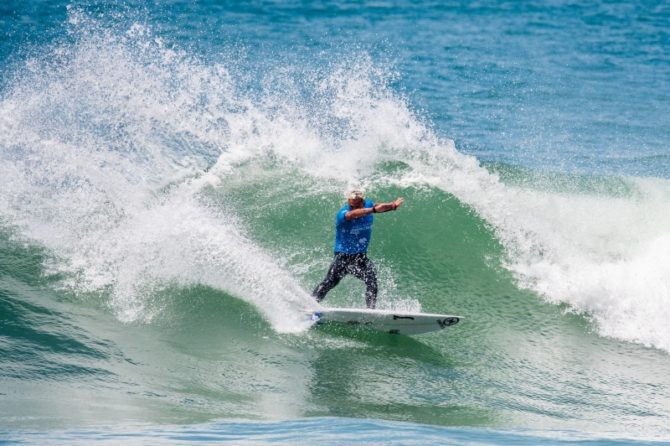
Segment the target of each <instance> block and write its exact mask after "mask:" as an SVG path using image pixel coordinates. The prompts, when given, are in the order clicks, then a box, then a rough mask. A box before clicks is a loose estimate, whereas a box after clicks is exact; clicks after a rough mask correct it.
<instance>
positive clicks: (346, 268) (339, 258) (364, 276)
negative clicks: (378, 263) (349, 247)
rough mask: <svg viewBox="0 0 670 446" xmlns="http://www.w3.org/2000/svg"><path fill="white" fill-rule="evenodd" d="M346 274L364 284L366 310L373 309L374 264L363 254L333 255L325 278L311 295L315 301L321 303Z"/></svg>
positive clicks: (374, 287)
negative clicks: (333, 258) (351, 275)
mask: <svg viewBox="0 0 670 446" xmlns="http://www.w3.org/2000/svg"><path fill="white" fill-rule="evenodd" d="M347 274H353V275H354V277H356V278H358V279H361V280H362V281H363V282H365V287H366V290H365V303H366V305H367V306H368V308H374V307H375V305H376V304H377V274H376V273H375V265H374V263H372V261H371V260H370V259H368V256H367V255H366V254H365V253H364V252H362V253H359V254H345V253H343V252H336V253H335V260H333V263H332V264H331V265H330V269H328V274H326V278H325V279H323V282H321V283H320V284H319V285H318V286H317V287H316V288H315V289H314V292H313V293H312V295H313V296H314V297H316V301H317V302H321V301H322V300H323V298H324V297H326V293H328V291H330V290H332V289H333V288H334V287H335V285H337V284H338V283H340V280H342V278H343V277H344V276H346V275H347Z"/></svg>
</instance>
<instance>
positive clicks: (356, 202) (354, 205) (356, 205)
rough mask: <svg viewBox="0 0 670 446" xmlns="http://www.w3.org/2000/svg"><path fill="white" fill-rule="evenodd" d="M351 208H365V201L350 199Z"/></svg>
mask: <svg viewBox="0 0 670 446" xmlns="http://www.w3.org/2000/svg"><path fill="white" fill-rule="evenodd" d="M349 206H351V207H352V208H360V207H362V206H363V199H362V198H350V199H349Z"/></svg>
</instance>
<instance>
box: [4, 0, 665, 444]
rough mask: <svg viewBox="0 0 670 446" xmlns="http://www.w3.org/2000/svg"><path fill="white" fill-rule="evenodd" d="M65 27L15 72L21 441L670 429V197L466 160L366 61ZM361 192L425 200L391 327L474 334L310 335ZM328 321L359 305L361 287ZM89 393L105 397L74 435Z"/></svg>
mask: <svg viewBox="0 0 670 446" xmlns="http://www.w3.org/2000/svg"><path fill="white" fill-rule="evenodd" d="M63 27H64V29H65V30H66V33H65V34H66V37H63V38H57V39H54V40H53V41H51V42H49V43H47V44H40V45H36V46H35V47H34V48H32V49H31V50H30V51H29V52H28V53H29V54H27V56H26V57H23V58H20V60H16V61H15V62H13V63H12V64H11V65H9V64H8V65H7V68H6V71H5V73H6V74H4V75H3V76H4V77H3V87H2V94H1V95H0V177H2V178H3V188H2V193H1V194H0V223H1V225H2V226H1V228H2V229H1V237H0V266H1V267H2V276H1V277H2V278H1V280H2V282H1V284H2V287H1V288H0V298H1V299H0V303H1V305H2V308H3V311H2V314H3V318H4V321H5V324H4V325H3V328H2V331H0V335H1V336H2V340H3V341H2V344H1V348H2V352H3V360H2V363H3V370H5V372H3V373H2V377H3V379H4V380H5V381H6V382H7V383H9V388H11V389H14V391H13V392H11V394H5V393H4V392H3V395H2V397H3V398H4V399H6V400H7V401H6V402H7V404H5V405H4V407H5V409H2V410H0V416H2V420H4V421H3V424H5V423H6V424H7V425H11V426H19V427H25V426H33V425H36V426H38V427H40V428H45V427H49V426H52V425H54V426H61V425H69V424H74V425H77V424H78V423H84V424H88V423H91V424H98V425H99V424H101V423H102V424H105V423H110V422H114V421H118V420H122V421H124V422H126V421H127V422H133V421H138V420H139V421H143V422H147V421H148V422H155V423H162V422H168V423H198V422H204V421H208V420H211V419H214V418H220V417H222V416H223V417H226V418H245V419H249V418H252V419H264V420H269V419H286V418H296V417H319V416H347V417H352V416H353V417H356V418H383V419H388V420H396V421H412V422H417V423H434V424H442V425H459V426H463V425H465V426H494V427H501V426H502V427H515V428H516V427H521V428H534V429H537V428H542V429H576V430H584V431H591V432H592V431H597V432H605V431H617V432H619V433H621V434H626V435H632V434H631V432H632V433H633V434H636V433H637V434H639V435H643V434H645V433H648V432H655V433H657V434H658V435H660V436H663V435H666V434H667V425H668V423H667V421H668V420H667V413H666V412H667V411H666V408H667V403H668V393H667V389H668V388H670V381H668V376H670V374H669V373H667V372H669V371H670V361H668V353H669V352H670V329H669V328H668V324H667V320H668V319H669V318H670V310H669V309H668V308H669V306H668V303H669V301H668V299H669V296H670V232H669V231H668V228H669V227H670V216H668V213H667V212H666V209H667V206H668V203H670V182H668V180H667V179H664V178H662V177H649V176H648V177H640V176H624V175H612V174H611V173H610V172H608V171H605V172H601V173H594V172H584V171H579V170H580V169H577V170H578V172H575V171H567V172H566V171H558V172H557V171H553V172H548V171H547V170H545V169H542V168H541V167H542V166H541V165H530V166H528V165H518V164H514V163H510V162H509V160H511V159H515V158H516V155H515V154H511V155H510V153H508V154H507V155H509V156H507V155H505V156H500V157H498V156H494V157H491V158H489V159H486V158H485V157H482V156H481V153H480V152H478V151H476V150H475V151H468V150H467V149H466V150H459V149H458V148H457V144H455V143H454V141H453V140H451V139H448V138H447V137H445V136H443V135H442V132H441V131H440V130H439V129H437V128H436V127H435V124H434V122H433V121H431V119H430V117H429V116H428V115H429V114H426V113H424V114H422V113H418V112H417V111H416V108H415V107H414V106H413V105H412V104H411V101H410V100H409V99H408V98H407V95H406V94H402V93H399V88H398V86H397V82H398V79H397V74H396V73H395V72H394V71H393V70H390V69H388V68H387V66H386V64H385V63H383V62H379V61H378V60H377V57H376V56H375V53H372V52H370V51H367V50H363V49H357V50H355V51H350V52H349V53H348V54H346V55H344V56H342V54H339V53H338V56H337V57H335V58H333V59H328V60H325V61H324V60H323V59H319V58H318V57H317V56H313V57H314V59H313V60H310V59H309V57H307V56H304V58H305V59H307V60H302V59H301V60H300V61H296V60H295V59H294V58H290V57H289V58H277V57H275V58H274V59H271V62H268V61H267V60H266V59H262V60H261V59H253V60H251V61H250V60H248V59H244V57H241V56H240V53H241V51H240V49H239V48H236V47H234V45H232V44H231V45H230V46H227V47H225V48H226V50H225V51H223V52H222V53H221V54H217V55H216V56H213V55H211V54H206V55H199V54H198V53H197V52H196V51H193V50H190V49H185V48H188V46H181V47H180V46H179V45H176V44H174V43H173V42H171V41H169V40H166V38H165V36H164V35H163V34H161V33H160V32H158V31H157V28H156V27H153V26H151V25H149V24H146V23H145V22H133V23H130V24H128V23H127V22H126V21H123V20H121V21H116V22H114V23H113V24H111V25H110V23H108V21H106V20H104V19H100V18H99V17H97V16H96V15H95V14H92V13H91V12H90V11H88V10H87V9H86V8H78V7H74V6H71V7H69V8H68V12H67V21H66V24H65V25H63ZM259 51H261V52H263V51H262V50H259ZM270 53H271V52H270ZM267 55H268V54H265V53H264V56H267ZM301 57H303V56H301ZM468 152H469V153H468ZM476 155H477V156H476ZM501 160H502V161H501ZM540 164H541V163H540ZM606 170H608V169H606ZM353 186H360V187H363V188H365V190H366V191H367V192H368V196H370V197H371V198H373V199H375V200H377V201H390V200H391V199H394V198H395V197H397V196H404V197H405V198H406V204H405V206H403V208H401V209H400V211H399V212H397V213H392V214H386V215H379V216H376V217H375V219H376V220H375V221H376V223H375V229H374V235H373V241H372V245H371V251H370V256H371V257H372V258H373V259H374V260H375V262H376V264H377V268H378V272H379V278H380V285H381V292H380V298H379V302H380V304H379V306H380V308H394V309H408V310H414V311H421V310H423V311H430V312H448V313H457V314H462V315H464V316H465V319H464V323H463V324H459V326H458V327H457V328H456V329H455V330H451V331H450V332H449V333H444V332H443V333H440V334H436V335H431V336H426V337H425V338H420V339H419V340H415V339H410V338H402V339H397V338H389V337H388V336H386V335H383V336H382V335H375V334H370V333H365V332H360V331H356V330H338V329H324V330H314V329H310V322H309V321H308V320H306V318H305V310H306V309H311V308H317V304H316V303H314V302H313V300H312V298H311V297H310V294H309V291H310V290H311V289H312V288H313V287H314V285H315V284H316V283H318V282H319V280H321V278H322V277H323V275H324V274H325V272H326V270H327V267H328V264H329V262H330V259H331V256H332V239H333V221H334V214H335V212H336V210H337V209H338V208H339V207H340V206H341V203H342V201H343V198H342V192H343V191H344V190H346V189H348V188H350V187H353ZM325 303H326V304H327V305H333V306H359V307H360V306H362V305H363V298H362V287H361V285H360V283H358V282H356V281H355V280H348V279H347V280H345V281H344V282H343V283H342V284H341V285H340V286H338V288H336V289H335V290H334V291H333V292H332V293H331V294H329V296H328V299H327V300H326V301H325ZM417 339H418V338H417ZM40 364H42V365H44V364H46V367H42V368H40V366H39V365H40ZM401 369H402V370H401ZM519 377H522V379H519ZM50 383H55V384H54V386H53V388H52V389H51V390H50V391H51V392H53V393H54V394H55V395H58V397H57V398H55V399H54V402H49V403H43V402H40V397H39V395H40V394H41V392H44V391H45V389H46V388H48V387H47V386H49V385H50ZM98 387H99V388H100V391H99V393H98V396H97V397H93V395H94V394H95V391H96V389H97V388H98ZM73 390H76V391H77V393H78V395H80V396H79V397H77V398H78V399H80V400H81V399H83V400H84V401H87V402H86V403H85V404H84V405H83V406H77V410H74V411H71V412H72V417H73V418H72V419H71V420H69V421H68V420H67V419H66V418H60V417H59V416H53V415H52V414H53V413H55V412H56V411H59V410H62V408H63V407H65V408H69V409H72V408H73V407H74V406H75V404H73V403H72V397H70V396H69V394H71V393H72V392H73ZM56 399H58V402H56ZM166 407H167V408H166ZM12 413H18V415H11V414H12ZM31 413H33V414H34V415H33V418H31V417H30V416H29V414H31ZM576 413H578V414H582V415H575V414H576ZM222 414H224V415H222ZM611 417H616V420H617V423H618V424H619V425H620V426H621V428H620V430H618V428H615V427H613V426H612V423H611V420H612V418H611Z"/></svg>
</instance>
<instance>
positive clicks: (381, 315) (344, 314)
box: [311, 308, 462, 335]
mask: <svg viewBox="0 0 670 446" xmlns="http://www.w3.org/2000/svg"><path fill="white" fill-rule="evenodd" d="M311 319H312V320H313V321H315V322H316V323H317V324H325V323H339V324H347V325H353V326H359V327H364V328H370V329H374V330H379V331H384V332H387V333H392V334H403V335H416V334H422V333H428V332H431V331H438V330H443V329H445V328H447V327H451V326H452V325H455V324H457V323H458V322H459V321H460V320H461V319H462V317H461V316H453V315H448V314H434V313H412V312H405V311H393V310H370V309H359V308H323V309H320V310H317V311H312V312H311Z"/></svg>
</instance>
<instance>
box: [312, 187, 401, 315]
mask: <svg viewBox="0 0 670 446" xmlns="http://www.w3.org/2000/svg"><path fill="white" fill-rule="evenodd" d="M345 197H346V198H347V204H345V205H344V206H343V207H342V209H340V210H339V211H338V212H337V217H336V219H335V259H334V260H333V263H332V264H331V265H330V268H329V269H328V273H327V274H326V278H325V279H323V282H321V283H320V284H319V285H318V286H317V287H316V288H315V289H314V292H312V295H313V296H314V297H315V298H316V301H317V302H321V301H322V300H323V298H324V297H326V293H328V291H330V290H332V289H333V288H334V287H335V285H337V284H338V283H339V282H340V280H342V278H343V277H344V276H346V275H347V274H353V275H354V277H356V278H358V279H360V280H362V281H363V282H364V283H365V287H366V290H365V303H366V305H367V307H368V308H375V305H376V303H377V274H376V272H375V265H374V263H372V261H371V260H370V259H369V258H368V256H367V251H368V243H370V236H371V235H372V220H373V218H372V214H380V213H383V212H388V211H395V210H396V209H398V207H400V205H401V204H402V203H403V201H404V199H403V198H398V199H397V200H395V201H392V202H390V203H378V204H375V203H374V202H372V201H371V200H366V199H365V194H364V193H363V191H361V190H352V191H350V192H347V193H346V194H345Z"/></svg>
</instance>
